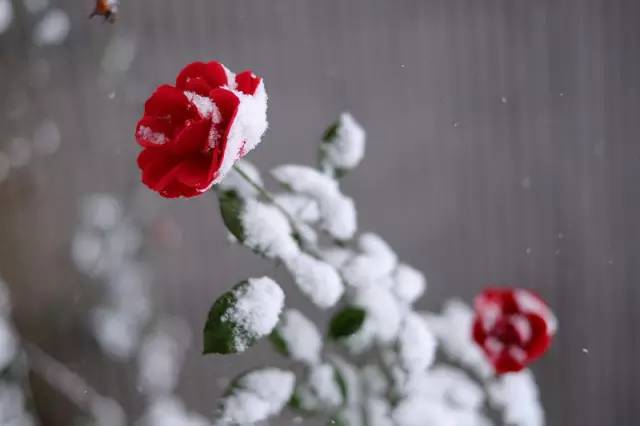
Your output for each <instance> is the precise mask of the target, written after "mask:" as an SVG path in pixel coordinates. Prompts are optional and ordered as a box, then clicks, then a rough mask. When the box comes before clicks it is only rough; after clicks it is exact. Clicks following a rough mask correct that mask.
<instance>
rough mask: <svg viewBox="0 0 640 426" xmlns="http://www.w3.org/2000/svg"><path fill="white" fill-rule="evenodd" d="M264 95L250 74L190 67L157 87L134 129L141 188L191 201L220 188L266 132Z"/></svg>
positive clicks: (197, 65) (211, 66)
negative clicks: (144, 186)
mask: <svg viewBox="0 0 640 426" xmlns="http://www.w3.org/2000/svg"><path fill="white" fill-rule="evenodd" d="M266 110H267V95H266V92H265V89H264V83H263V81H262V79H261V78H260V77H258V76H256V75H255V74H253V73H252V72H251V71H245V72H242V73H240V74H238V75H234V74H233V73H232V72H231V71H229V70H228V69H227V68H225V67H224V65H222V64H220V63H218V62H208V63H203V62H194V63H192V64H189V65H187V66H186V67H185V68H184V69H183V70H182V71H181V72H180V74H179V75H178V77H177V79H176V84H175V86H171V85H162V86H160V87H158V88H157V89H156V91H155V92H154V93H153V95H151V97H150V98H149V99H148V100H147V102H146V103H145V105H144V114H143V116H142V118H141V119H140V121H139V122H138V125H137V126H136V134H135V136H136V140H137V141H138V144H140V146H142V148H143V150H142V152H141V153H140V155H139V156H138V166H139V167H140V169H141V170H142V182H143V183H144V184H145V185H147V186H148V187H149V188H151V189H152V190H154V191H156V192H158V193H159V194H160V195H162V196H163V197H168V198H174V197H181V196H182V197H193V196H196V195H199V194H201V193H203V192H204V191H206V190H208V189H209V188H211V186H212V185H214V184H216V183H218V182H220V181H221V180H222V178H223V177H224V175H225V174H226V173H227V172H228V171H229V169H230V168H231V167H232V166H233V164H234V163H235V162H236V161H237V160H238V159H239V158H241V157H243V156H244V155H245V154H246V153H247V152H249V151H250V150H251V149H253V148H254V147H255V146H256V145H258V143H259V142H260V139H261V137H262V134H263V133H264V132H265V130H266V128H267V115H266Z"/></svg>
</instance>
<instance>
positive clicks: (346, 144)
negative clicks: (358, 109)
mask: <svg viewBox="0 0 640 426" xmlns="http://www.w3.org/2000/svg"><path fill="white" fill-rule="evenodd" d="M365 139H366V133H365V131H364V129H363V128H362V127H361V126H360V125H359V124H358V123H357V122H356V121H355V120H354V118H353V117H352V116H351V114H349V113H346V112H345V113H342V115H341V116H340V119H339V120H338V127H337V129H336V135H335V138H333V139H332V140H330V141H326V142H324V143H323V144H322V151H323V159H322V166H323V168H324V169H325V170H327V171H333V170H335V169H342V170H348V169H352V168H354V167H355V166H357V165H358V163H360V161H361V160H362V157H363V156H364V149H365Z"/></svg>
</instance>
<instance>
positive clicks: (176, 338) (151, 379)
mask: <svg viewBox="0 0 640 426" xmlns="http://www.w3.org/2000/svg"><path fill="white" fill-rule="evenodd" d="M190 340H191V335H190V332H189V327H188V326H187V324H185V323H184V322H183V321H181V320H178V319H172V320H164V321H162V322H160V323H159V324H158V325H157V326H156V327H155V330H153V331H152V332H151V333H150V334H148V335H147V336H146V337H145V339H144V341H143V342H142V345H141V347H140V350H139V352H138V384H139V388H140V389H141V390H142V391H143V392H144V393H145V394H147V395H151V396H153V397H156V398H157V397H158V396H162V395H168V394H170V393H171V392H173V391H174V389H175V387H176V385H177V384H178V377H179V374H180V369H181V367H182V363H183V358H184V355H185V351H186V349H187V348H188V347H189V343H190Z"/></svg>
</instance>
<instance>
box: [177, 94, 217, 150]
mask: <svg viewBox="0 0 640 426" xmlns="http://www.w3.org/2000/svg"><path fill="white" fill-rule="evenodd" d="M184 95H185V96H186V97H187V99H188V100H189V102H191V103H192V104H193V105H195V107H196V109H197V110H198V114H200V117H202V118H210V119H211V121H213V122H214V123H219V122H220V120H222V116H221V115H220V110H219V109H218V107H217V105H216V104H214V103H213V101H212V100H211V98H209V97H207V96H201V95H198V94H197V93H195V92H189V91H187V92H184ZM214 146H215V144H214V145H212V146H211V148H213V147H214Z"/></svg>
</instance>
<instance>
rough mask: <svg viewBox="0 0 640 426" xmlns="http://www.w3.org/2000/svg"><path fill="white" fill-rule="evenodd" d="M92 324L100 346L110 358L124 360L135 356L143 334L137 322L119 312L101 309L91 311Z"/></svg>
mask: <svg viewBox="0 0 640 426" xmlns="http://www.w3.org/2000/svg"><path fill="white" fill-rule="evenodd" d="M90 324H91V328H92V330H93V334H94V336H95V338H96V340H97V342H98V344H99V345H100V347H101V349H102V350H103V351H104V352H105V353H106V354H107V355H108V356H110V357H113V358H116V359H121V360H124V359H127V358H129V357H130V356H131V355H133V353H134V351H135V350H136V348H137V345H138V342H139V340H140V335H141V333H142V330H141V325H140V324H139V323H138V322H137V321H135V320H133V319H132V318H130V317H128V316H126V315H122V313H121V312H119V311H117V310H114V309H110V308H105V307H99V308H95V309H93V310H92V311H91V316H90Z"/></svg>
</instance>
